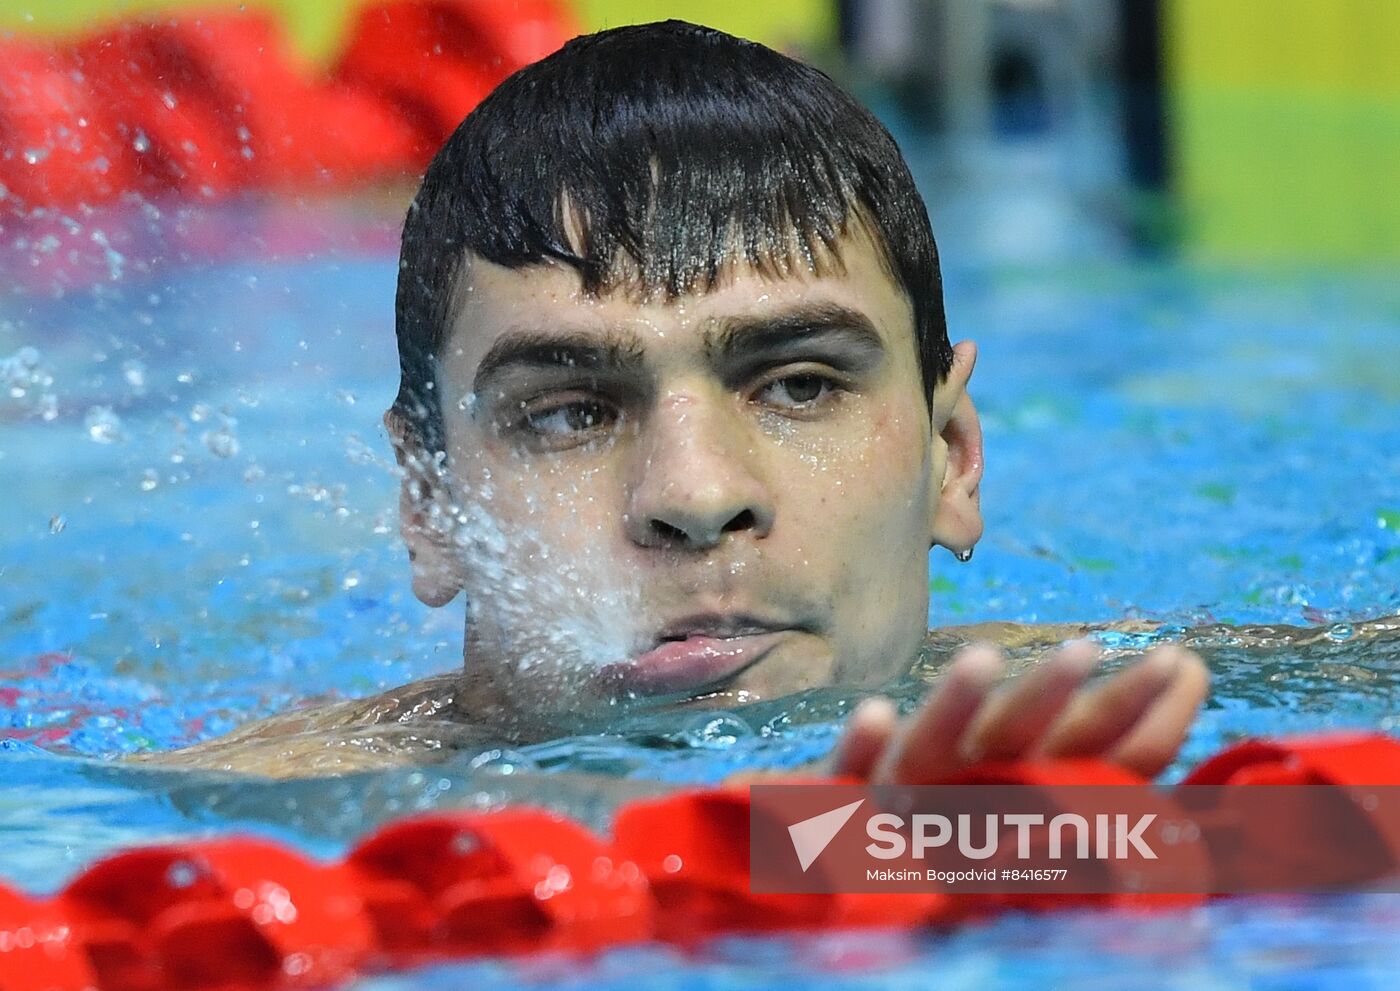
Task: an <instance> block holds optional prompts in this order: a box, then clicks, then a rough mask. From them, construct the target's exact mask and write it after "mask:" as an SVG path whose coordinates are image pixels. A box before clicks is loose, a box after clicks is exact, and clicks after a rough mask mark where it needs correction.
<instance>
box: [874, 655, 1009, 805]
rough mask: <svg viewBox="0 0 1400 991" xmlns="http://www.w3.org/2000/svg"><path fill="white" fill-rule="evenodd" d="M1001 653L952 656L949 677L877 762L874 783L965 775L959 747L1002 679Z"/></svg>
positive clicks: (912, 782)
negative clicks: (973, 720)
mask: <svg viewBox="0 0 1400 991" xmlns="http://www.w3.org/2000/svg"><path fill="white" fill-rule="evenodd" d="M1003 669H1004V665H1003V663H1002V656H1001V651H1000V650H998V649H996V648H995V647H991V646H988V645H986V644H976V645H973V646H971V647H964V648H963V649H962V650H960V651H958V652H957V653H956V654H955V655H953V660H952V662H951V663H950V664H949V665H948V673H947V674H946V675H944V676H943V680H942V681H941V682H940V683H939V685H938V687H937V688H936V689H935V690H934V692H933V694H932V695H931V696H930V697H929V698H928V699H926V700H925V702H924V704H923V705H922V706H921V707H920V708H919V711H918V712H916V713H915V714H914V715H913V716H911V717H910V719H909V722H908V725H907V726H906V727H905V729H904V731H903V732H902V733H900V734H899V735H898V736H897V737H896V738H895V739H894V741H893V742H892V743H891V745H890V746H887V747H886V748H885V752H884V754H883V755H882V756H881V758H880V760H879V761H878V762H877V763H876V765H875V769H874V771H873V772H872V774H871V781H872V783H875V784H906V785H915V784H928V783H930V782H933V781H938V780H940V779H941V778H945V777H947V776H948V775H950V774H952V773H954V772H955V771H958V770H961V769H962V768H963V767H964V766H965V764H966V762H965V761H964V760H963V758H962V755H961V754H960V753H959V750H958V746H959V744H960V743H961V741H962V738H963V735H964V734H965V733H966V732H967V727H968V725H969V724H970V723H971V722H972V719H973V717H974V716H975V715H976V714H977V711H978V710H979V709H980V708H981V707H982V704H983V703H984V702H985V701H986V699H987V696H988V694H990V692H991V691H992V688H993V687H994V686H995V685H996V684H997V682H999V681H1000V680H1001V676H1002V671H1003Z"/></svg>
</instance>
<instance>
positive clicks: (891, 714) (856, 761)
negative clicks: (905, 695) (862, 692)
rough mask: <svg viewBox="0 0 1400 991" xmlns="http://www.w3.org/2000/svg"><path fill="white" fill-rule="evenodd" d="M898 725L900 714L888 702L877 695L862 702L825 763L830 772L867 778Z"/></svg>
mask: <svg viewBox="0 0 1400 991" xmlns="http://www.w3.org/2000/svg"><path fill="white" fill-rule="evenodd" d="M898 723H899V713H898V712H896V711H895V707H894V703H893V702H891V701H890V700H889V699H887V698H884V697H883V696H878V695H876V696H872V697H871V698H868V699H863V700H861V703H860V704H859V705H858V706H856V708H855V711H854V712H852V713H851V718H850V719H849V720H847V721H846V730H845V732H844V733H842V734H841V739H840V741H839V742H838V743H837V744H836V749H835V750H834V751H833V752H832V754H831V757H830V759H829V760H828V767H829V768H830V771H831V773H832V774H838V775H845V776H849V777H855V778H861V779H866V778H869V777H870V772H871V771H872V770H874V768H875V762H876V761H878V760H879V759H880V755H881V754H883V753H884V752H885V748H886V747H888V746H889V743H890V739H891V738H892V737H893V736H894V731H895V727H896V726H897V725H898Z"/></svg>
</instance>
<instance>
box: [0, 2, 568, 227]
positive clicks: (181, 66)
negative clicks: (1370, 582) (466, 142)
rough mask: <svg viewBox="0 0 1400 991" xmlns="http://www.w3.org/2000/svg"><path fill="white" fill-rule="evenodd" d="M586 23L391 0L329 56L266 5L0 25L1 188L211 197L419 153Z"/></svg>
mask: <svg viewBox="0 0 1400 991" xmlns="http://www.w3.org/2000/svg"><path fill="white" fill-rule="evenodd" d="M575 33H576V26H575V24H574V22H573V20H572V18H571V17H570V15H569V14H568V13H567V12H566V10H565V8H564V6H563V5H562V4H560V3H557V2H554V0H431V2H417V0H391V2H387V3H377V4H368V5H366V6H364V7H362V8H361V10H360V11H359V13H358V15H357V16H356V19H355V22H354V25H353V28H352V31H351V34H350V37H349V40H348V42H347V44H346V47H345V50H344V52H343V54H342V56H341V58H340V59H339V60H338V62H337V64H336V66H335V68H334V70H333V71H332V72H331V73H330V74H328V75H317V74H314V73H311V72H309V71H307V70H305V68H304V67H301V66H298V65H297V64H296V63H295V61H294V60H293V59H292V57H291V55H290V52H289V49H288V46H287V45H286V44H285V42H284V40H283V38H282V37H281V34H280V32H279V30H278V25H277V23H276V22H275V21H274V20H273V19H271V18H270V17H267V16H263V15H259V14H251V13H237V14H235V13H226V12H219V13H209V14H205V15H203V16H193V15H190V16H185V15H182V16H180V17H177V18H175V19H169V20H160V21H149V22H146V21H141V22H132V23H128V24H122V25H120V26H118V27H115V28H112V29H108V30H104V31H101V32H97V33H91V34H88V35H85V36H82V37H80V38H78V39H76V40H73V41H71V42H69V43H65V44H53V45H43V44H37V43H32V42H25V41H22V40H15V39H7V40H4V41H3V42H0V134H3V135H4V143H3V148H2V149H0V201H3V205H5V206H7V207H8V208H9V209H10V210H11V211H14V210H20V211H26V210H33V209H36V208H41V207H60V208H72V207H76V206H78V205H80V204H96V203H100V202H103V201H106V200H111V199H114V198H116V197H119V196H120V195H121V194H123V193H126V192H135V193H141V194H151V193H158V192H176V193H179V194H183V195H189V196H199V197H213V196H220V195H226V194H229V193H234V192H240V191H245V190H251V189H265V188H289V187H290V188H302V187H305V186H307V185H315V184H321V185H324V184H327V183H331V184H337V185H342V186H343V185H348V184H353V183H357V182H362V181H365V180H369V179H375V178H382V177H385V176H393V175H399V174H404V173H411V172H413V171H416V170H417V169H419V168H421V167H422V166H423V165H424V164H425V163H426V161H427V160H428V158H429V157H430V156H431V154H432V153H433V152H434V151H435V150H436V149H437V147H438V146H439V145H440V144H441V143H442V141H443V140H444V139H445V138H446V137H447V135H448V134H449V133H451V130H452V128H454V127H455V126H456V125H457V123H458V121H460V120H461V119H462V117H464V116H465V115H466V114H467V113H468V111H470V110H471V109H472V107H474V106H475V105H476V104H477V102H478V101H479V100H480V99H481V98H482V97H483V96H485V95H486V93H488V92H490V90H491V88H492V87H494V86H495V85H496V83H498V82H500V80H502V79H503V78H505V77H506V76H507V75H509V74H510V73H511V72H514V71H515V70H516V69H518V68H520V67H522V66H524V65H526V64H528V63H529V62H532V61H534V60H536V59H539V58H542V57H543V56H545V55H548V54H549V53H550V52H552V51H553V50H555V49H556V48H558V47H559V46H560V45H562V44H563V43H564V42H565V41H566V40H568V38H570V37H571V36H572V35H574V34H575Z"/></svg>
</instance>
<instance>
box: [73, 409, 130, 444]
mask: <svg viewBox="0 0 1400 991" xmlns="http://www.w3.org/2000/svg"><path fill="white" fill-rule="evenodd" d="M83 426H84V427H85V428H86V429H87V435H88V436H89V437H90V438H92V439H93V440H94V441H96V442H97V443H99V444H115V443H116V442H117V441H119V440H121V439H122V421H121V417H119V416H117V414H116V413H114V412H112V408H111V407H110V406H94V407H92V408H91V409H89V410H88V411H87V417H86V418H85V419H84V420H83Z"/></svg>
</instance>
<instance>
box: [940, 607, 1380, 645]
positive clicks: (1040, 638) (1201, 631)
mask: <svg viewBox="0 0 1400 991" xmlns="http://www.w3.org/2000/svg"><path fill="white" fill-rule="evenodd" d="M1347 625H1348V626H1349V627H1350V631H1349V637H1348V639H1353V638H1360V639H1382V640H1385V639H1400V615H1393V616H1382V617H1379V618H1376V619H1370V620H1364V621H1361V622H1356V623H1350V624H1347ZM1161 627H1162V624H1161V623H1156V622H1151V621H1148V620H1139V619H1127V620H1116V621H1114V622H1108V623H973V624H969V625H966V626H944V627H939V628H938V629H937V630H930V631H929V634H928V640H927V642H928V644H929V646H931V647H933V648H935V649H943V650H947V649H948V648H953V647H958V646H961V645H963V644H966V643H974V642H980V643H992V644H996V645H997V646H1000V647H1004V648H1006V649H1007V650H1022V649H1027V648H1031V649H1034V648H1039V647H1054V646H1058V645H1059V644H1061V643H1064V642H1065V641H1066V640H1075V639H1078V638H1080V637H1087V636H1091V635H1092V634H1095V633H1129V634H1132V633H1138V634H1141V633H1156V632H1157V631H1158V630H1160V629H1161ZM1334 636H1335V627H1334V626H1290V625H1287V624H1282V623H1279V624H1249V625H1243V626H1232V625H1228V624H1223V623H1220V624H1211V625H1205V626H1193V627H1189V628H1187V629H1185V630H1182V631H1181V633H1180V638H1179V639H1180V640H1181V642H1182V643H1184V644H1185V645H1186V646H1190V647H1201V646H1209V645H1214V644H1229V645H1230V646H1235V647H1261V648H1263V647H1274V646H1279V645H1282V644H1294V645H1298V644H1309V643H1315V642H1319V641H1321V640H1323V639H1328V638H1332V637H1334Z"/></svg>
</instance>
